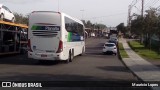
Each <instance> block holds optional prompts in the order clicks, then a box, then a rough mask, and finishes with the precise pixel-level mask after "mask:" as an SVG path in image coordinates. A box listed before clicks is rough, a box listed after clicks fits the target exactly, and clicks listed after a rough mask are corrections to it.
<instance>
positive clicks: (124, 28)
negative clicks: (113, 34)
mask: <svg viewBox="0 0 160 90" xmlns="http://www.w3.org/2000/svg"><path fill="white" fill-rule="evenodd" d="M116 27H117V30H118V32H121V33H123V34H124V35H126V32H127V29H126V27H125V26H124V23H120V24H119V25H117V26H116Z"/></svg>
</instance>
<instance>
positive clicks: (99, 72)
mask: <svg viewBox="0 0 160 90" xmlns="http://www.w3.org/2000/svg"><path fill="white" fill-rule="evenodd" d="M105 42H106V39H100V38H99V39H91V38H90V39H87V41H86V54H85V55H83V56H77V57H75V58H74V60H73V62H71V63H69V64H65V63H63V62H46V63H44V64H40V63H38V62H37V61H36V60H30V59H27V56H26V55H14V56H8V57H3V58H0V80H1V81H110V80H111V81H117V83H115V84H118V83H119V82H122V81H138V79H137V78H136V77H135V76H134V75H133V74H132V73H131V71H130V70H129V69H128V68H126V67H125V66H124V65H123V63H122V62H121V60H119V59H118V57H117V56H115V55H103V54H102V47H103V44H104V43H105ZM97 88H98V87H96V88H94V90H97ZM1 89H2V88H0V90H1ZM23 89H24V88H23ZM43 89H44V88H43ZM61 89H65V90H66V88H54V90H61ZM67 89H69V90H72V89H73V90H82V88H76V89H75V88H67ZM83 89H84V88H83ZM85 89H86V90H90V88H85ZM102 89H104V88H99V89H98V90H102ZM3 90H5V89H4V88H3ZM7 90H8V89H7ZM12 90H13V89H12ZM15 90H22V89H20V88H18V89H15ZM24 90H30V89H24ZM36 90H39V89H36ZM51 90H53V89H51ZM91 90H93V88H92V89H91ZM119 90H121V89H119ZM133 90H134V89H133ZM136 90H141V89H136Z"/></svg>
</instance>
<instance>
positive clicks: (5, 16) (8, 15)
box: [0, 4, 15, 22]
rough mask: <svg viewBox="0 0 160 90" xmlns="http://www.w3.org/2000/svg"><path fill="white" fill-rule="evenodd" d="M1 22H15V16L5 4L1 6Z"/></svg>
mask: <svg viewBox="0 0 160 90" xmlns="http://www.w3.org/2000/svg"><path fill="white" fill-rule="evenodd" d="M0 20H3V21H4V20H6V21H11V22H14V21H15V16H14V14H13V13H12V12H11V11H10V10H9V9H8V8H7V7H6V6H5V5H3V4H0Z"/></svg>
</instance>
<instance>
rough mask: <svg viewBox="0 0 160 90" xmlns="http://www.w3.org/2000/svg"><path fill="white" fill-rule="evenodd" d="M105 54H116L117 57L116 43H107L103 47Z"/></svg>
mask: <svg viewBox="0 0 160 90" xmlns="http://www.w3.org/2000/svg"><path fill="white" fill-rule="evenodd" d="M103 53H104V54H107V53H110V54H115V55H117V46H116V44H115V43H108V42H106V43H105V44H104V46H103Z"/></svg>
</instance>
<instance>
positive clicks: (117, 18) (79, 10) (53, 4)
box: [0, 0, 159, 27]
mask: <svg viewBox="0 0 160 90" xmlns="http://www.w3.org/2000/svg"><path fill="white" fill-rule="evenodd" d="M132 1H134V0H0V3H2V4H5V5H6V6H7V7H8V8H9V9H10V10H11V11H13V12H17V13H21V14H23V15H27V14H28V13H31V12H32V11H37V10H40V11H44V10H45V11H58V10H59V11H61V12H64V13H66V14H68V15H70V16H73V17H75V18H78V19H82V18H83V19H85V20H90V21H91V22H92V23H102V24H105V25H107V26H108V27H110V26H112V27H113V26H117V25H118V24H119V23H125V24H126V23H127V17H128V6H129V5H130V4H131V3H132ZM135 1H136V0H135ZM138 1H141V0H138ZM147 1H148V2H147ZM149 1H157V3H158V1H159V0H146V7H147V3H151V4H152V2H149ZM138 3H139V4H138ZM138 3H137V5H136V6H137V8H138V9H135V8H134V10H133V11H135V12H136V13H140V3H141V2H138ZM157 3H156V4H157ZM153 4H154V3H153ZM148 5H149V4H148Z"/></svg>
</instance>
